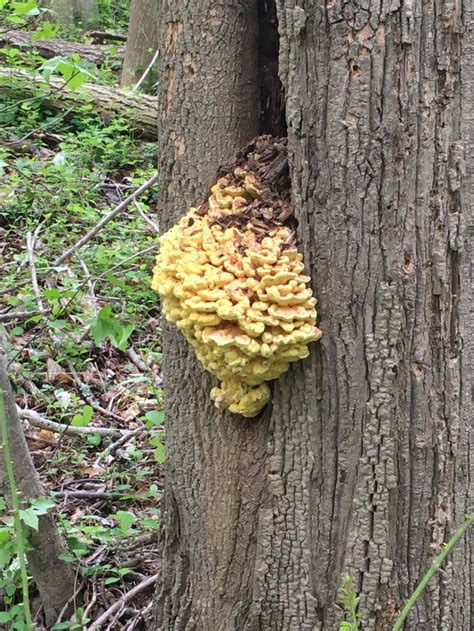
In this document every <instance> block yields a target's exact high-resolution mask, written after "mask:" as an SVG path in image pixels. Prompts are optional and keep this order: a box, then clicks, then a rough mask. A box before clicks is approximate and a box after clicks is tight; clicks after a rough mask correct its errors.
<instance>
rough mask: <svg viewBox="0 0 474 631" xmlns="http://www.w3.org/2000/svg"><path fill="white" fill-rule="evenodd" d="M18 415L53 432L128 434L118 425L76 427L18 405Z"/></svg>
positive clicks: (40, 427) (115, 436)
mask: <svg viewBox="0 0 474 631" xmlns="http://www.w3.org/2000/svg"><path fill="white" fill-rule="evenodd" d="M16 409H17V412H18V416H19V417H20V418H24V419H26V420H27V421H28V423H29V424H30V425H32V426H33V427H37V428H38V429H47V430H49V431H51V432H57V433H58V434H63V433H64V434H77V435H79V434H81V435H84V434H99V436H102V437H104V436H112V437H113V438H119V437H120V436H123V435H124V434H127V430H125V429H117V428H116V427H89V426H87V427H76V426H75V425H66V424H65V423H56V421H50V420H49V419H47V418H45V417H44V416H42V415H41V414H38V412H35V411H34V410H27V409H25V408H21V407H20V406H19V405H17V406H16Z"/></svg>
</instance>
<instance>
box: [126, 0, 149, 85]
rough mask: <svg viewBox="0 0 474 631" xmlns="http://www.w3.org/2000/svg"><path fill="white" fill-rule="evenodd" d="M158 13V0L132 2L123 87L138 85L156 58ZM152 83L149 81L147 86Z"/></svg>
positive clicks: (135, 0) (134, 0) (136, 0)
mask: <svg viewBox="0 0 474 631" xmlns="http://www.w3.org/2000/svg"><path fill="white" fill-rule="evenodd" d="M157 11H158V6H157V0H132V3H131V6H130V21H129V25H128V37H127V46H126V48H125V58H124V61H123V67H122V79H121V84H122V85H134V84H136V83H137V81H139V79H140V78H141V76H142V75H143V73H144V71H145V70H146V69H147V67H148V65H149V64H150V62H151V61H152V59H153V58H154V55H155V52H156V49H157V45H158V31H157ZM151 76H153V75H151ZM150 83H151V81H149V80H148V81H147V82H146V83H145V85H150Z"/></svg>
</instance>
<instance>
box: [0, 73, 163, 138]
mask: <svg viewBox="0 0 474 631" xmlns="http://www.w3.org/2000/svg"><path fill="white" fill-rule="evenodd" d="M2 78H3V80H1V79H2ZM5 78H6V79H10V81H5V80H4V79H5ZM12 87H15V88H19V89H20V90H23V91H24V92H26V93H31V92H33V93H34V92H37V91H38V88H39V87H41V88H42V89H43V90H45V91H44V94H41V96H40V97H39V100H40V103H41V106H43V105H44V107H48V108H53V109H56V110H64V109H67V108H70V107H71V106H73V108H78V107H80V106H82V105H86V104H92V105H93V106H94V110H95V111H96V112H97V113H98V114H99V116H101V117H102V118H103V119H104V120H106V121H107V120H113V119H114V118H117V117H125V118H127V120H128V121H129V123H130V125H131V127H132V128H133V129H134V130H135V133H136V134H137V135H138V136H141V137H142V138H145V139H148V140H156V138H157V137H158V101H157V98H156V97H154V96H151V95H149V94H138V95H136V94H131V93H130V92H124V91H123V90H120V89H118V88H111V87H106V86H102V85H96V84H93V83H84V84H83V85H82V86H81V87H80V88H79V89H78V90H75V91H72V90H70V89H69V88H68V87H67V85H66V83H65V82H64V81H63V80H62V79H59V78H58V77H51V78H50V80H49V82H48V83H46V81H45V79H44V77H42V76H40V75H36V76H34V75H32V74H31V73H30V72H28V71H26V70H21V69H19V68H0V91H1V92H6V91H10V90H11V89H12ZM48 87H49V88H50V92H48V91H47V90H48ZM34 98H38V97H34ZM28 100H30V99H28Z"/></svg>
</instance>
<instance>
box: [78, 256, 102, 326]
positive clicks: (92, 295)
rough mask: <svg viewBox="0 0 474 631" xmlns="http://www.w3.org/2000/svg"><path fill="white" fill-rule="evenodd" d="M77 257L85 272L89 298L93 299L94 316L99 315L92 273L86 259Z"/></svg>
mask: <svg viewBox="0 0 474 631" xmlns="http://www.w3.org/2000/svg"><path fill="white" fill-rule="evenodd" d="M76 256H77V258H78V260H79V264H80V266H81V267H82V270H83V272H84V275H85V277H86V281H87V287H88V289H89V296H90V299H91V306H92V311H93V312H94V315H97V311H98V306H97V297H96V295H95V291H94V282H93V280H92V276H91V273H90V272H89V268H88V267H87V265H86V263H85V261H84V259H82V258H81V257H80V256H79V254H77V253H76Z"/></svg>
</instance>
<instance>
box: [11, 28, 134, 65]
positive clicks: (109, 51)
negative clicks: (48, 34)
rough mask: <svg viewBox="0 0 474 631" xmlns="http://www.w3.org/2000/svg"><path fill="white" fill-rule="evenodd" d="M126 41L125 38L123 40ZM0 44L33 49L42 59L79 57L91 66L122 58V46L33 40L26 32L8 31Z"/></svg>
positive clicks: (60, 40) (30, 34)
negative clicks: (109, 59) (114, 57)
mask: <svg viewBox="0 0 474 631" xmlns="http://www.w3.org/2000/svg"><path fill="white" fill-rule="evenodd" d="M125 39H126V38H125ZM0 42H3V43H5V44H12V45H13V46H18V47H19V48H35V49H36V50H37V51H38V52H39V53H40V54H41V55H42V56H43V57H46V59H51V58H52V57H58V56H59V57H69V56H70V55H79V56H80V57H81V59H84V60H85V61H90V62H91V63H93V64H98V65H99V64H101V63H103V62H104V61H105V60H106V59H107V58H108V57H110V56H112V55H113V56H117V57H119V58H122V57H123V56H124V53H125V47H124V46H120V47H117V46H97V45H96V44H79V43H78V42H67V41H65V40H62V39H45V40H37V41H36V40H34V39H33V37H32V33H30V32H28V31H18V30H10V31H6V32H4V33H2V34H1V35H0Z"/></svg>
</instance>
